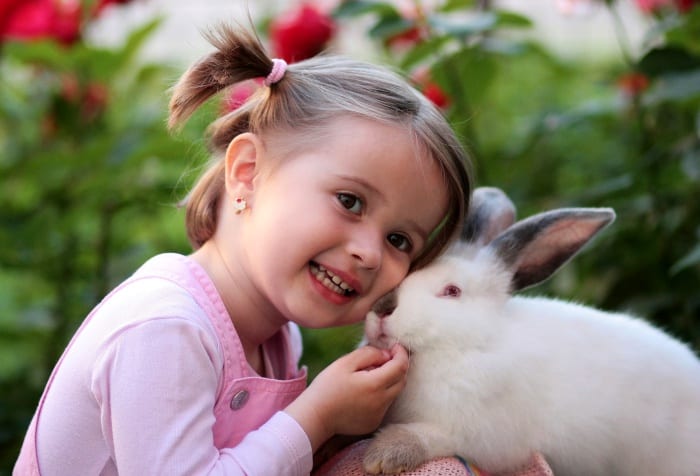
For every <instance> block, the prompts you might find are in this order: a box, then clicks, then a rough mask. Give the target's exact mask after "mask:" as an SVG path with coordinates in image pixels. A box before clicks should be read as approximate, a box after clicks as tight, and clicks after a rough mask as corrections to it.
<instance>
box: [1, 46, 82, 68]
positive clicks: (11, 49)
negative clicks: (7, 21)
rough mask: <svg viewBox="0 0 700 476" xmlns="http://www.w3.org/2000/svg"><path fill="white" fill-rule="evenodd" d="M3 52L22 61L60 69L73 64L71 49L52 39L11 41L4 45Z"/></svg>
mask: <svg viewBox="0 0 700 476" xmlns="http://www.w3.org/2000/svg"><path fill="white" fill-rule="evenodd" d="M3 53H4V54H5V55H7V57H9V58H13V59H15V60H17V61H18V62H20V63H31V64H40V65H43V66H48V67H50V68H53V69H56V70H60V71H65V70H68V69H70V68H71V67H72V66H73V60H72V57H71V55H70V50H66V49H65V48H63V47H62V46H60V45H59V44H58V43H56V42H55V41H51V40H39V41H29V42H19V41H18V42H14V41H10V42H7V43H5V44H4V45H3Z"/></svg>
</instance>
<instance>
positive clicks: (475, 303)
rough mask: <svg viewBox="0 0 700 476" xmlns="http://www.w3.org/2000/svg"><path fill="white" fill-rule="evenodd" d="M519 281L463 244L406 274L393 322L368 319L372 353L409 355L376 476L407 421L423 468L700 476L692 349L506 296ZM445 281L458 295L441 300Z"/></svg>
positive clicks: (483, 251)
mask: <svg viewBox="0 0 700 476" xmlns="http://www.w3.org/2000/svg"><path fill="white" fill-rule="evenodd" d="M511 276H512V275H511V273H510V272H509V271H508V270H507V269H506V267H504V265H503V264H502V263H501V262H500V260H499V258H498V257H497V256H496V255H495V254H494V253H493V252H492V251H491V250H490V249H489V248H487V247H483V246H476V245H475V246H471V247H467V248H464V249H461V250H460V251H459V252H458V253H455V252H453V253H451V254H449V255H446V256H443V257H442V258H440V259H438V260H437V261H436V262H435V263H433V264H432V265H430V266H429V267H427V268H425V269H423V270H419V271H417V272H415V273H413V274H411V275H409V276H408V277H407V278H406V280H405V281H404V282H403V283H402V284H401V286H400V287H399V288H398V290H397V293H396V297H397V307H396V309H395V310H393V312H391V314H390V315H388V316H385V317H382V318H379V317H378V316H377V314H375V313H370V314H369V315H368V318H367V323H366V336H367V339H368V340H369V342H370V343H371V344H373V345H377V346H383V347H387V346H390V345H391V344H392V343H394V342H400V343H401V344H403V345H404V346H406V347H407V348H408V349H409V351H410V352H411V361H410V369H409V374H408V384H407V387H406V389H405V391H404V392H403V393H402V394H401V396H400V397H399V398H398V400H397V401H396V402H395V403H394V405H393V406H392V408H391V409H390V411H389V413H388V415H387V417H386V422H385V426H384V430H382V431H380V433H379V434H378V436H377V437H376V438H375V442H374V443H373V446H374V449H372V451H373V456H372V458H374V459H375V461H373V462H369V463H368V464H369V466H368V468H373V469H374V471H375V472H376V471H378V470H379V469H378V468H380V467H381V463H377V459H378V460H381V459H382V458H384V457H383V456H382V455H381V454H382V453H386V452H389V451H391V450H390V449H388V448H387V447H384V446H382V442H381V439H382V434H383V433H386V434H390V433H391V427H392V425H400V427H401V428H402V429H403V430H409V431H411V432H413V433H415V435H417V436H418V437H419V438H420V439H421V441H422V444H423V445H424V448H422V449H425V450H427V458H428V459H430V458H434V457H439V456H450V455H460V456H462V457H464V458H466V459H468V460H470V461H473V462H475V463H476V464H477V465H479V466H480V467H482V468H483V469H485V470H487V471H490V472H495V473H498V472H501V471H505V470H509V469H514V468H517V467H518V466H519V465H521V464H523V463H525V462H526V461H527V460H528V459H529V458H530V456H531V454H532V453H533V452H535V451H539V452H541V453H542V454H543V455H544V457H545V459H546V460H547V462H548V463H549V464H550V466H551V467H552V470H553V472H554V474H555V475H556V476H597V475H600V476H613V475H619V476H698V475H700V361H698V359H697V357H696V356H695V355H694V353H693V352H692V351H691V350H690V349H689V348H688V347H687V346H686V345H684V344H682V343H681V342H679V341H678V340H675V339H673V338H671V337H670V336H668V335H667V334H665V333H663V332H661V331H660V330H658V329H656V328H654V327H652V326H651V325H649V324H648V323H646V322H645V321H643V320H641V319H638V318H635V317H632V316H628V315H623V314H614V313H607V312H603V311H600V310H596V309H593V308H591V307H585V306H581V305H577V304H574V303H570V302H563V301H560V300H554V299H546V298H529V297H517V296H515V297H514V296H510V294H509V291H508V289H509V287H510V284H511ZM448 285H456V286H458V287H459V288H461V291H462V293H461V296H459V297H449V296H442V295H441V294H442V293H443V291H444V290H445V288H446V286H448ZM392 444H393V445H396V441H392ZM377 454H379V456H377ZM366 463H367V460H366ZM384 471H386V472H391V471H392V468H391V467H385V468H384Z"/></svg>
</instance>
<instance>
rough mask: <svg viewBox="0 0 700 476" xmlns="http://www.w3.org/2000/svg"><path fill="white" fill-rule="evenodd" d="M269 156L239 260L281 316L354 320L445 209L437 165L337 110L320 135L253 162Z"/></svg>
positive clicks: (402, 136)
mask: <svg viewBox="0 0 700 476" xmlns="http://www.w3.org/2000/svg"><path fill="white" fill-rule="evenodd" d="M287 140H288V141H294V140H297V141H298V140H300V139H299V138H298V137H297V138H295V137H293V136H291V135H290V136H289V137H287ZM274 148H275V144H268V149H267V150H266V151H265V152H264V154H273V153H275V152H274ZM270 162H274V165H267V166H269V167H272V168H271V169H270V170H269V171H267V172H266V173H259V174H258V176H257V178H256V179H255V182H254V183H255V186H254V190H253V193H252V196H251V197H250V198H249V200H248V203H249V205H250V208H249V209H248V210H246V211H245V212H244V214H243V215H242V216H241V217H243V218H244V219H245V220H246V223H245V225H244V226H242V227H241V229H242V233H243V236H242V238H243V240H244V249H245V250H246V251H245V257H244V258H243V263H244V266H245V267H246V268H247V272H248V273H249V278H250V280H251V281H252V282H253V283H254V286H255V287H256V289H257V290H258V292H260V294H261V296H263V298H264V299H266V300H268V301H269V304H272V306H273V307H274V308H275V309H277V310H278V311H279V313H280V315H281V317H283V318H284V319H287V320H291V321H294V322H296V323H298V324H300V325H302V326H304V327H310V328H319V327H329V326H338V325H345V324H351V323H355V322H359V321H361V320H362V319H363V318H364V317H365V315H366V314H367V312H368V311H369V309H370V308H371V306H372V304H373V303H374V302H375V301H376V300H377V299H379V298H380V297H381V296H382V295H384V294H385V293H387V292H388V291H390V290H391V289H392V288H394V287H395V286H397V285H398V284H399V282H400V281H401V280H402V279H403V278H404V277H405V276H406V274H407V273H408V269H409V266H410V265H411V262H412V260H413V259H415V258H416V257H417V256H418V255H419V253H420V252H421V250H422V249H423V247H424V246H426V244H427V239H428V236H429V235H430V233H431V232H432V231H433V230H434V229H435V228H436V226H437V225H438V224H439V222H440V221H441V219H442V218H443V217H444V215H445V213H446V211H447V210H446V209H447V192H446V190H445V183H444V180H443V178H442V174H441V171H440V169H439V167H438V165H437V164H436V163H435V161H434V160H433V159H432V158H431V157H429V156H427V155H425V154H424V153H423V152H421V151H420V148H418V147H416V146H415V142H414V141H413V140H412V138H411V134H410V132H408V131H406V130H404V129H401V128H399V127H395V126H390V125H386V124H382V123H379V122H375V121H370V120H368V119H361V118H356V117H343V118H339V119H336V120H334V121H333V122H332V123H331V127H329V132H327V133H326V134H323V137H322V138H320V139H316V140H313V141H311V142H310V143H304V144H301V146H298V145H297V146H296V147H294V148H293V152H290V153H287V154H286V155H285V156H283V157H275V158H274V159H271V160H270V159H269V158H268V160H267V161H266V162H265V161H263V165H260V162H259V163H258V164H259V165H260V166H261V167H263V168H264V167H265V166H266V165H264V164H265V163H270Z"/></svg>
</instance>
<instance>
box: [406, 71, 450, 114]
mask: <svg viewBox="0 0 700 476" xmlns="http://www.w3.org/2000/svg"><path fill="white" fill-rule="evenodd" d="M411 79H412V80H413V82H414V83H415V85H416V87H417V88H418V90H419V91H420V92H421V93H423V96H425V97H426V98H428V99H429V100H430V101H431V102H432V103H433V104H435V105H436V106H437V107H439V108H440V109H444V108H446V107H447V106H449V105H450V97H449V96H448V95H447V94H446V93H445V91H443V90H442V88H441V87H440V85H439V84H437V83H436V82H435V81H433V79H432V78H431V76H430V70H429V69H428V68H425V67H420V68H418V69H416V70H415V71H414V72H413V73H412V74H411Z"/></svg>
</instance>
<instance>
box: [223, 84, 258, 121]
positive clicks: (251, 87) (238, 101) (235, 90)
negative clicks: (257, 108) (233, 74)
mask: <svg viewBox="0 0 700 476" xmlns="http://www.w3.org/2000/svg"><path fill="white" fill-rule="evenodd" d="M261 84H262V81H261V80H250V81H244V82H242V83H238V84H234V85H233V86H232V87H231V89H230V90H229V91H228V92H227V93H226V96H224V98H223V103H222V105H221V110H222V111H221V112H222V113H223V114H228V113H229V112H233V111H235V110H236V109H238V108H239V107H241V106H242V105H243V103H244V102H246V101H247V100H248V98H249V97H250V96H252V95H253V93H254V92H255V91H257V90H258V88H259V87H260V85H261Z"/></svg>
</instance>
